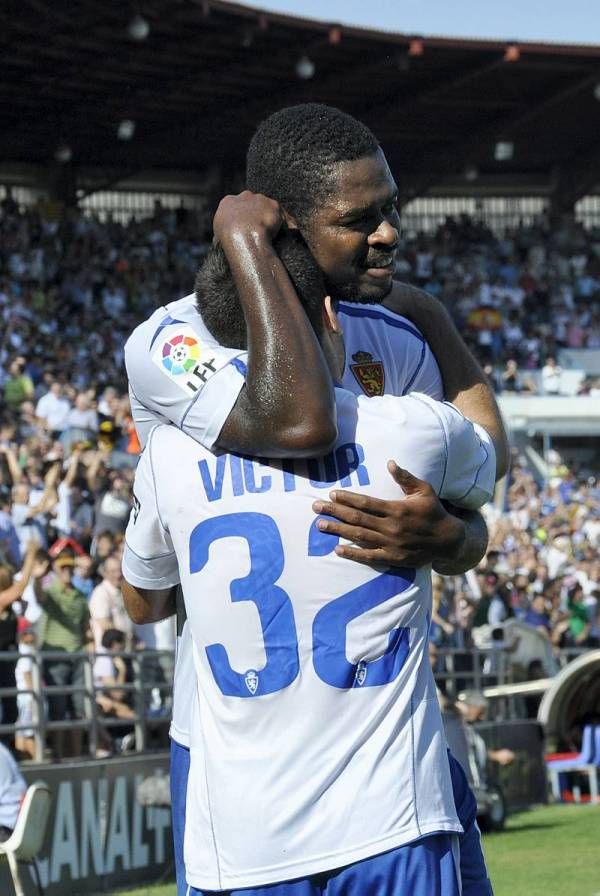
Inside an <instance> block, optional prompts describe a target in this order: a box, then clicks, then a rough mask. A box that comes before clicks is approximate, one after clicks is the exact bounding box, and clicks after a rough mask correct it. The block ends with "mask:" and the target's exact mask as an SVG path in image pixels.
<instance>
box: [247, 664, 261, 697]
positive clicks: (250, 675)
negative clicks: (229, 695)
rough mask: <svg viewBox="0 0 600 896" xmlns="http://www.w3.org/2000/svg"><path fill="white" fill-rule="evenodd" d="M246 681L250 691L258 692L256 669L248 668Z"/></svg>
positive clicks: (252, 692)
mask: <svg viewBox="0 0 600 896" xmlns="http://www.w3.org/2000/svg"><path fill="white" fill-rule="evenodd" d="M244 681H245V682H246V687H247V688H248V690H249V691H250V693H251V694H256V691H257V690H258V672H256V671H255V670H254V669H248V671H247V672H246V675H245V676H244Z"/></svg>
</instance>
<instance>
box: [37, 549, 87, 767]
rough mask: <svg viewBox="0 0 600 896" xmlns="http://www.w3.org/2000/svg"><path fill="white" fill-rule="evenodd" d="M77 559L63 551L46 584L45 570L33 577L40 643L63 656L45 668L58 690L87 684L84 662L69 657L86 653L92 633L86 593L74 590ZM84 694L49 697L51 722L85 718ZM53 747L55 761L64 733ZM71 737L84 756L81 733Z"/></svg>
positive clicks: (77, 752)
mask: <svg viewBox="0 0 600 896" xmlns="http://www.w3.org/2000/svg"><path fill="white" fill-rule="evenodd" d="M74 562H75V561H74V559H73V556H72V554H70V553H67V552H63V553H61V554H59V555H58V557H56V558H55V559H54V560H53V561H52V576H51V577H50V580H49V581H47V580H45V581H43V582H42V579H44V576H45V572H46V571H47V564H45V565H44V566H45V569H44V568H43V567H42V568H41V569H37V570H36V575H35V578H34V583H35V594H36V597H37V600H38V603H39V604H40V605H41V607H42V609H43V615H42V620H41V631H40V642H41V648H40V649H41V650H42V651H53V652H55V653H62V654H64V659H63V658H62V657H55V658H52V659H46V660H45V661H44V665H43V675H44V681H45V682H46V684H47V685H53V686H55V687H65V686H69V685H71V686H76V687H80V688H83V687H84V685H85V678H84V671H83V661H82V659H80V658H78V657H76V658H75V659H68V658H67V657H68V655H69V654H75V653H78V652H80V651H83V650H84V649H85V647H86V644H87V640H88V632H89V620H90V614H89V609H88V603H87V600H86V598H85V596H84V595H83V594H81V592H80V591H77V589H76V588H74V587H73V581H72V580H73V567H74ZM83 710H84V700H83V691H78V692H76V693H74V694H72V695H71V697H70V698H69V697H68V696H67V695H66V694H49V695H48V713H49V718H50V720H51V721H53V720H60V721H64V720H65V719H66V718H68V717H69V716H70V717H71V718H75V719H79V718H83ZM54 733H55V735H56V736H55V737H54V738H53V741H54V743H53V746H54V753H55V758H57V759H61V758H62V756H63V749H64V738H63V737H62V735H63V732H62V731H57V732H54ZM69 734H70V735H71V736H70V747H71V755H74V756H80V755H81V731H80V730H79V729H75V728H73V729H72V730H71V731H70V732H69Z"/></svg>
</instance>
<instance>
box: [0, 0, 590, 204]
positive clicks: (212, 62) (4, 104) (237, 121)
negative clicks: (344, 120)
mask: <svg viewBox="0 0 600 896" xmlns="http://www.w3.org/2000/svg"><path fill="white" fill-rule="evenodd" d="M11 7H13V4H10V3H9V4H3V5H2V6H0V26H1V31H0V33H1V34H2V38H1V41H2V45H3V46H2V56H1V62H0V164H3V163H10V162H19V163H23V162H25V163H35V164H37V165H48V166H50V165H52V164H55V163H54V159H55V155H56V151H57V148H58V147H59V146H60V145H63V147H69V149H70V151H71V153H72V163H73V165H74V166H75V167H76V168H77V167H84V168H88V169H89V168H92V167H93V168H101V169H104V170H106V171H107V172H108V171H115V170H117V171H119V172H121V173H122V174H125V173H131V174H133V173H135V172H138V171H142V170H147V169H153V170H156V169H169V170H171V171H172V170H174V169H175V170H179V171H189V172H195V171H199V170H203V169H206V168H209V167H211V166H214V164H215V163H220V164H221V165H223V166H224V168H225V169H234V170H235V169H241V168H242V166H243V163H244V153H245V148H246V146H247V143H248V139H249V137H250V135H251V134H252V132H253V130H254V128H255V127H256V125H257V123H258V122H259V121H260V120H261V119H262V118H264V117H265V116H266V115H268V114H269V113H270V112H272V111H274V110H275V109H277V108H280V107H281V106H284V105H289V104H292V103H298V102H306V101H319V102H325V103H330V104H333V105H337V106H340V107H341V108H343V109H345V110H347V111H349V112H351V113H353V114H355V115H357V116H358V117H359V118H361V119H362V120H364V121H365V122H366V123H367V124H369V125H370V126H371V127H372V128H373V130H374V132H375V133H376V135H377V136H378V138H379V139H380V141H381V143H382V145H383V147H384V149H385V151H386V154H387V156H388V159H389V160H390V163H391V166H392V168H393V170H394V173H395V175H396V176H397V178H398V179H399V182H400V185H401V188H402V189H403V191H404V194H405V195H415V194H417V193H422V192H424V191H425V190H427V189H428V188H430V187H432V186H435V185H438V184H440V183H444V182H445V183H453V184H454V185H455V186H456V185H460V184H461V183H462V184H463V186H464V184H465V179H466V181H467V182H469V184H470V185H471V186H472V185H473V183H475V182H476V183H482V184H485V183H511V184H514V185H520V184H523V185H524V184H527V185H528V186H530V187H531V186H534V187H535V186H536V185H537V186H538V187H539V189H540V190H547V189H550V188H552V186H553V185H554V184H555V183H556V182H558V177H559V175H560V176H561V179H562V180H561V182H562V183H563V185H565V187H564V188H565V189H567V190H570V191H571V192H572V193H577V194H579V195H581V194H582V193H583V192H584V191H585V190H587V189H589V187H590V186H591V185H592V184H594V183H595V182H596V181H597V180H598V179H599V175H600V137H599V136H598V135H599V134H600V128H599V127H598V125H599V124H600V101H599V100H600V47H598V46H582V45H577V46H560V45H556V44H532V43H519V44H509V45H507V44H506V42H503V41H497V40H496V41H494V40H469V41H466V40H457V39H447V38H426V39H423V40H421V39H419V38H415V37H414V36H411V35H401V34H393V33H388V32H376V31H369V30H365V29H361V28H350V27H346V26H335V25H329V24H327V23H325V22H322V21H320V22H316V21H308V20H304V19H299V18H295V17H290V16H284V15H279V14H275V13H262V14H261V13H260V12H259V11H257V10H256V9H255V8H249V7H246V6H242V5H237V4H232V3H225V2H221V0H141V2H139V3H137V4H131V5H130V4H127V3H122V4H112V3H98V2H96V0H78V2H72V0H70V2H66V0H52V2H47V0H21V2H20V3H19V4H18V5H16V4H15V5H14V7H13V8H11ZM136 11H137V13H138V14H139V15H140V16H141V17H142V18H143V20H145V21H146V22H147V24H148V25H149V33H148V35H147V36H146V37H145V39H138V40H135V39H133V38H132V37H131V36H130V34H129V31H128V28H129V26H130V24H131V19H132V18H133V16H134V15H135V14H136ZM138 25H139V23H138ZM143 30H144V29H143V28H142V31H143ZM138 36H139V31H138ZM301 59H303V62H304V69H302V67H300V68H299V69H298V63H299V61H300V60H301ZM311 66H314V73H313V74H312V77H309V78H304V79H303V78H302V77H300V76H299V74H298V72H300V74H302V73H304V75H307V74H310V73H311ZM124 120H130V121H133V122H135V133H134V135H133V138H132V139H129V140H120V139H118V137H117V129H118V126H119V123H120V122H122V121H124ZM67 155H68V153H67Z"/></svg>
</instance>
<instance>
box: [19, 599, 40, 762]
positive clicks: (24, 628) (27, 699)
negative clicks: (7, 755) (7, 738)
mask: <svg viewBox="0 0 600 896" xmlns="http://www.w3.org/2000/svg"><path fill="white" fill-rule="evenodd" d="M17 636H18V641H19V659H18V660H17V665H16V668H15V680H16V685H17V688H18V691H19V693H18V694H17V708H18V712H19V715H18V718H17V725H18V726H19V728H18V730H17V732H16V734H15V750H16V752H17V756H18V758H19V759H35V758H36V756H35V738H34V731H33V728H31V727H30V726H31V725H32V724H33V718H34V696H33V694H32V693H31V692H32V690H33V668H34V659H33V654H35V652H36V637H35V630H34V628H33V626H32V624H31V622H29V620H28V619H26V618H25V617H24V616H19V618H18V619H17Z"/></svg>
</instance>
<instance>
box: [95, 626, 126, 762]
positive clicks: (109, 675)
mask: <svg viewBox="0 0 600 896" xmlns="http://www.w3.org/2000/svg"><path fill="white" fill-rule="evenodd" d="M126 650H127V644H126V636H125V634H124V632H121V631H119V630H118V629H114V628H107V629H106V630H105V631H104V632H103V634H102V641H101V644H100V647H99V649H98V655H97V656H96V660H95V662H94V686H95V688H96V703H97V705H98V708H99V710H100V711H101V713H102V716H103V717H105V718H113V719H123V720H127V719H132V718H134V716H135V713H134V711H133V709H132V708H131V700H130V695H129V693H128V692H127V691H126V690H125V689H124V688H123V685H125V684H128V683H129V680H130V678H129V670H128V667H127V664H126V662H125V660H124V659H123V657H122V656H119V654H121V653H123V652H124V651H126ZM117 730H118V731H119V733H120V734H122V733H123V729H122V728H121V729H115V728H106V727H104V726H102V725H101V726H100V731H101V732H102V734H101V738H102V747H101V748H100V750H99V751H97V755H102V754H103V753H104V751H105V750H106V749H108V750H109V751H110V752H112V750H113V747H114V744H113V738H112V736H111V733H112V734H114V733H115V732H116V731H117ZM129 730H131V729H130V728H127V729H126V731H129Z"/></svg>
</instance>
